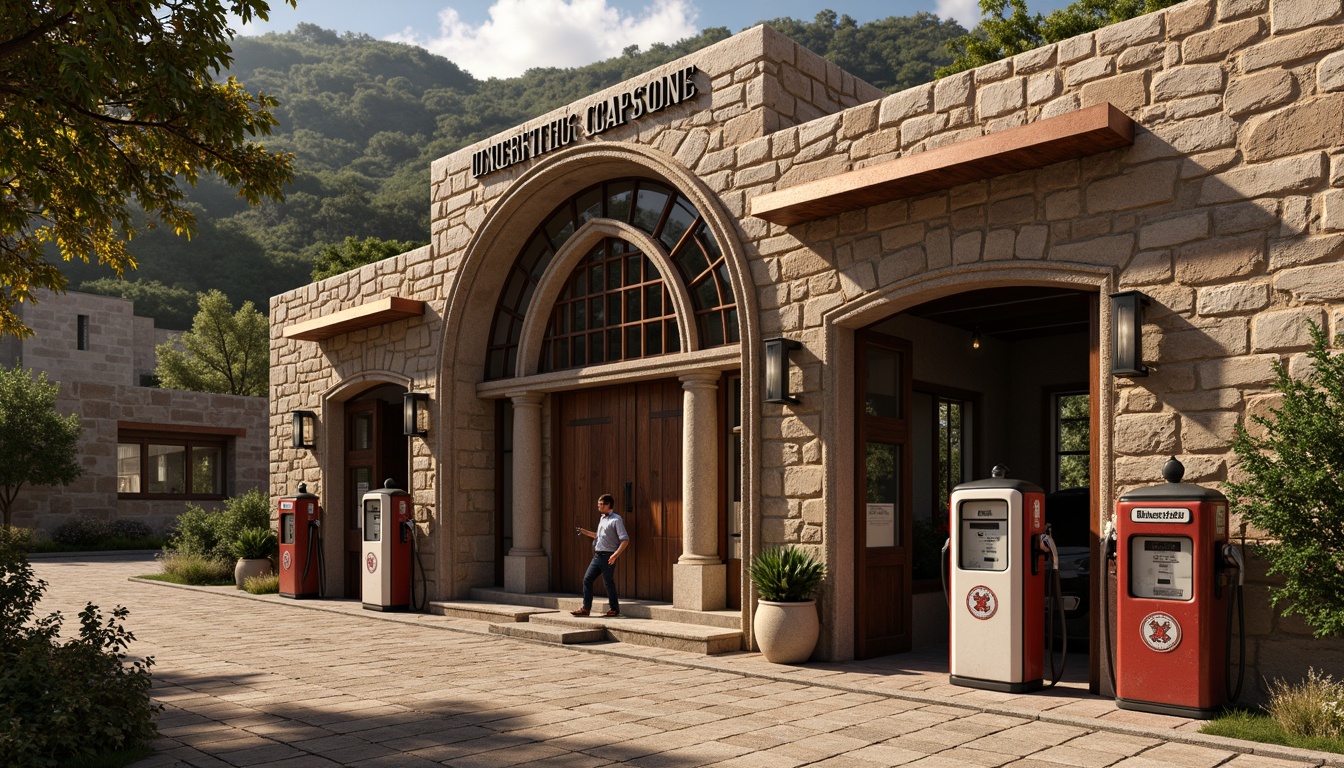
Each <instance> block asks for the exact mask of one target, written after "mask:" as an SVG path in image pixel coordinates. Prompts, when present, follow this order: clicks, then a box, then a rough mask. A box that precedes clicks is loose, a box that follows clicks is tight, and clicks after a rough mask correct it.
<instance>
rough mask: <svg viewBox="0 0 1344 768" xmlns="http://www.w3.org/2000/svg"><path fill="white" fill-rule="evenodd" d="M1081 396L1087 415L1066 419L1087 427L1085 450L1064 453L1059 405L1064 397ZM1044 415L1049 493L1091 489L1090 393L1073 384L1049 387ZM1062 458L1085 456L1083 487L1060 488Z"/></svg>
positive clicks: (1084, 388)
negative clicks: (1046, 421)
mask: <svg viewBox="0 0 1344 768" xmlns="http://www.w3.org/2000/svg"><path fill="white" fill-rule="evenodd" d="M1079 395H1081V396H1083V397H1086V398H1087V415H1086V416H1081V417H1072V418H1069V419H1067V421H1069V422H1076V423H1082V424H1083V425H1085V426H1086V427H1087V440H1086V445H1087V448H1086V450H1081V451H1066V450H1062V449H1061V448H1060V445H1061V440H1060V437H1061V433H1060V430H1061V427H1062V426H1063V423H1064V421H1066V420H1065V419H1063V418H1062V417H1061V416H1060V405H1061V403H1062V401H1063V399H1064V398H1066V397H1077V396H1079ZM1045 402H1046V415H1047V419H1048V422H1049V423H1048V426H1047V429H1048V430H1049V431H1048V434H1049V440H1048V441H1047V455H1048V459H1049V461H1048V464H1049V466H1050V488H1049V492H1051V493H1053V492H1055V491H1060V490H1063V489H1064V488H1077V487H1091V485H1092V481H1093V479H1094V478H1092V476H1091V475H1092V392H1091V389H1090V388H1089V387H1088V386H1087V385H1086V384H1074V385H1068V386H1061V387H1051V388H1048V389H1047V390H1046V391H1045ZM1063 456H1086V457H1087V473H1088V481H1087V483H1086V484H1084V485H1083V486H1075V485H1069V486H1061V485H1060V483H1059V479H1060V477H1059V474H1060V458H1061V457H1063Z"/></svg>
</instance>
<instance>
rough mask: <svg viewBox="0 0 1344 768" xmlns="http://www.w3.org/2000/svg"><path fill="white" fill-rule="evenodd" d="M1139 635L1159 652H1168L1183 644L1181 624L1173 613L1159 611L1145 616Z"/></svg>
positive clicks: (1145, 643) (1144, 642)
mask: <svg viewBox="0 0 1344 768" xmlns="http://www.w3.org/2000/svg"><path fill="white" fill-rule="evenodd" d="M1139 635H1140V636H1141V637H1143V644H1144V645H1146V646H1148V647H1149V648H1152V649H1153V650H1154V651H1157V652H1158V653H1166V652H1167V651H1171V650H1175V648H1176V646H1178V645H1180V644H1181V625H1180V622H1178V621H1176V618H1175V617H1174V616H1172V615H1171V614H1169V613H1162V612H1161V611H1158V612H1155V613H1150V614H1148V615H1147V616H1144V617H1143V625H1142V626H1141V627H1139Z"/></svg>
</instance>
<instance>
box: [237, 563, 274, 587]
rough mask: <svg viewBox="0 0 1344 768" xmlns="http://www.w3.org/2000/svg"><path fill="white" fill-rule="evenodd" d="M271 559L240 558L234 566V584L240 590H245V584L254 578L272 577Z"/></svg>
mask: <svg viewBox="0 0 1344 768" xmlns="http://www.w3.org/2000/svg"><path fill="white" fill-rule="evenodd" d="M270 575H271V559H270V558H269V557H260V558H256V559H253V558H241V557H240V558H238V562H237V564H236V565H234V566H233V583H234V584H236V585H237V586H238V588H239V589H242V588H243V582H244V581H247V580H248V579H250V578H252V577H253V576H270Z"/></svg>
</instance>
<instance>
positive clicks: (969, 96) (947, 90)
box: [933, 71, 975, 112]
mask: <svg viewBox="0 0 1344 768" xmlns="http://www.w3.org/2000/svg"><path fill="white" fill-rule="evenodd" d="M973 83H974V73H972V72H970V71H967V72H958V73H957V74H955V75H949V76H948V77H944V78H943V79H941V80H938V81H937V82H935V83H934V86H933V108H934V109H935V110H937V111H938V112H946V111H949V110H951V109H954V108H956V107H969V106H971V104H973V103H974V95H975V89H974V88H972V85H973Z"/></svg>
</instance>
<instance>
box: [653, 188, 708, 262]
mask: <svg viewBox="0 0 1344 768" xmlns="http://www.w3.org/2000/svg"><path fill="white" fill-rule="evenodd" d="M698 215H699V214H697V213H696V212H695V209H694V208H692V207H691V204H690V203H689V202H687V200H686V198H684V197H682V196H681V195H677V199H676V202H674V203H673V204H672V210H671V211H669V212H668V214H667V221H665V222H663V231H662V232H660V233H659V234H658V240H659V241H661V242H662V244H663V247H664V248H666V249H668V250H669V251H670V250H672V249H673V248H676V247H677V243H679V242H681V237H682V235H684V234H686V230H688V229H690V228H691V225H692V224H694V223H695V220H696V218H697V216H698Z"/></svg>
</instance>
